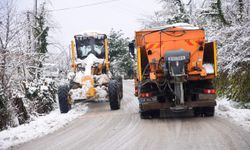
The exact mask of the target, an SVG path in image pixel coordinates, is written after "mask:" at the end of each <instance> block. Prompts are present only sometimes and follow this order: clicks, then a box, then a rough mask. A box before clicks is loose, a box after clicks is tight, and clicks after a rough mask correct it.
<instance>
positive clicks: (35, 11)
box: [31, 0, 37, 52]
mask: <svg viewBox="0 0 250 150" xmlns="http://www.w3.org/2000/svg"><path fill="white" fill-rule="evenodd" d="M36 17H37V0H34V8H33V23H32V26H33V27H32V44H31V49H32V51H33V52H35V51H36V37H35V35H34V33H35V31H34V28H35V27H36Z"/></svg>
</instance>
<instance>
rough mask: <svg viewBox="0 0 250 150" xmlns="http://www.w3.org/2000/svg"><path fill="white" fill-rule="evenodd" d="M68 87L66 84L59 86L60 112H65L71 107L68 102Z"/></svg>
mask: <svg viewBox="0 0 250 150" xmlns="http://www.w3.org/2000/svg"><path fill="white" fill-rule="evenodd" d="M68 93H69V87H68V86H67V85H63V86H59V88H58V102H59V108H60V111H61V113H67V112H68V111H69V110H70V109H71V104H69V102H68Z"/></svg>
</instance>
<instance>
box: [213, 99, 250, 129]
mask: <svg viewBox="0 0 250 150" xmlns="http://www.w3.org/2000/svg"><path fill="white" fill-rule="evenodd" d="M215 112H216V115H217V116H221V117H224V118H228V119H230V120H232V121H233V122H235V123H236V124H239V125H240V126H242V127H243V128H245V129H246V130H248V131H250V109H243V108H240V107H239V103H237V102H234V101H230V100H228V99H227V98H219V99H217V106H216V111H215Z"/></svg>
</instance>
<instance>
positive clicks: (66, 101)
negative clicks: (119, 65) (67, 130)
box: [58, 32, 123, 113]
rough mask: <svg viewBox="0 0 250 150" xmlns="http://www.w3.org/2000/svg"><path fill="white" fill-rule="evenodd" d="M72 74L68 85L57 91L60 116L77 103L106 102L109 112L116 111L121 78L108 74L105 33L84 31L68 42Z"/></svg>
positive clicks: (119, 98)
mask: <svg viewBox="0 0 250 150" xmlns="http://www.w3.org/2000/svg"><path fill="white" fill-rule="evenodd" d="M71 60H72V61H71V62H72V65H71V66H72V72H70V73H69V74H68V79H69V84H66V85H62V86H60V87H59V89H58V100H59V106H60V111H61V113H67V112H68V111H69V110H70V109H71V105H72V104H74V103H75V102H77V101H83V100H84V101H98V100H102V101H103V100H104V101H105V100H108V101H109V104H110V108H111V110H116V109H119V108H120V101H121V99H122V95H123V94H122V92H123V91H122V89H123V88H122V78H121V77H114V76H112V74H111V73H110V71H109V55H108V39H107V36H106V35H105V34H102V33H98V32H85V33H83V34H77V35H75V36H74V40H73V41H72V42H71Z"/></svg>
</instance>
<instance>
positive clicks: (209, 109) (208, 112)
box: [203, 107, 214, 117]
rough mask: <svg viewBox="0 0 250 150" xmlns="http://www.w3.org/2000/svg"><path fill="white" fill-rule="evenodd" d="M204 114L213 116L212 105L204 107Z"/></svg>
mask: <svg viewBox="0 0 250 150" xmlns="http://www.w3.org/2000/svg"><path fill="white" fill-rule="evenodd" d="M203 110H204V115H205V116H206V117H213V116H214V107H204V108H203Z"/></svg>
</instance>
